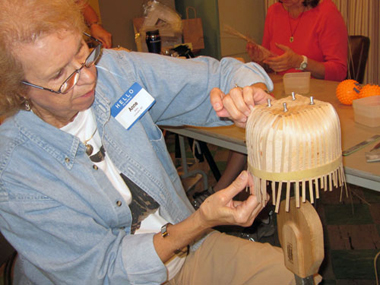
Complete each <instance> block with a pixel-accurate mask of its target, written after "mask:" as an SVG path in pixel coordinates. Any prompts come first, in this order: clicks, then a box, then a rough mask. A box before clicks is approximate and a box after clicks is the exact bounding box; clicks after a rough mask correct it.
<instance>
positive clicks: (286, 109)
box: [283, 102, 288, 112]
mask: <svg viewBox="0 0 380 285" xmlns="http://www.w3.org/2000/svg"><path fill="white" fill-rule="evenodd" d="M283 105H284V112H288V107H287V105H286V102H284V104H283Z"/></svg>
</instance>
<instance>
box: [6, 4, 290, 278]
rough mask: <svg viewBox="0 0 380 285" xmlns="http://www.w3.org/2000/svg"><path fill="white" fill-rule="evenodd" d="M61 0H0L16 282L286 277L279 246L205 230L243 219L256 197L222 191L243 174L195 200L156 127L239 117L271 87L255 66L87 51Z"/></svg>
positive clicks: (78, 23)
mask: <svg viewBox="0 0 380 285" xmlns="http://www.w3.org/2000/svg"><path fill="white" fill-rule="evenodd" d="M74 1H75V0H2V1H1V2H0V11H1V13H0V29H1V31H2V33H1V35H0V48H1V51H0V57H1V59H0V64H1V68H0V72H1V75H0V84H1V88H0V92H1V93H0V115H2V114H4V115H6V117H7V119H6V120H5V122H3V124H2V125H1V126H0V140H1V145H0V156H1V164H0V228H1V232H2V233H3V235H4V236H5V237H6V238H7V239H8V241H10V243H11V244H12V245H13V246H14V248H15V249H16V250H17V252H18V260H17V262H16V270H15V276H14V278H15V283H16V284H17V283H19V284H160V283H164V282H168V284H243V283H244V284H291V283H292V282H294V277H293V274H292V273H291V272H290V271H288V270H287V269H286V268H285V267H284V264H283V254H282V251H281V249H279V248H275V247H272V246H270V245H268V244H260V243H255V242H250V241H247V240H243V239H240V238H237V237H233V236H228V235H224V234H221V233H219V232H216V231H212V230H211V228H212V227H214V226H217V225H241V226H248V225H250V224H252V222H253V220H254V219H255V217H256V216H257V214H258V213H259V212H260V210H261V209H262V208H263V206H264V205H260V204H259V203H258V202H257V199H256V197H255V196H254V195H251V196H250V197H249V198H248V199H247V200H246V201H244V202H236V201H233V200H232V198H233V197H234V196H235V195H236V194H237V193H238V192H240V191H241V190H243V189H244V188H245V187H248V186H249V187H253V185H252V178H251V177H250V176H249V174H248V173H247V172H243V173H242V174H241V175H240V176H239V177H238V178H237V179H236V181H234V183H232V184H231V185H230V186H229V187H227V188H226V189H224V190H221V191H219V192H218V193H217V194H215V195H212V196H210V197H209V198H208V199H207V201H206V202H205V203H204V204H203V205H202V206H201V207H200V209H199V210H197V211H195V212H194V211H193V209H192V207H191V205H190V203H189V202H188V200H187V198H186V195H185V193H184V190H183V188H182V186H181V182H180V179H179V177H178V175H177V172H176V169H175V168H174V166H173V163H172V161H171V159H170V156H169V155H168V153H167V150H166V147H165V142H164V139H163V136H162V133H161V131H160V129H159V128H158V127H157V124H165V125H180V124H191V125H205V126H218V125H223V124H228V123H231V121H234V122H235V123H236V124H237V125H239V126H244V125H245V122H246V119H247V115H248V114H249V111H250V108H251V107H252V106H253V105H254V104H260V103H262V102H264V101H266V99H267V95H266V93H265V92H264V91H263V89H264V88H269V89H271V88H272V87H273V85H272V82H271V81H270V79H269V78H268V76H267V74H266V73H265V72H264V71H263V70H262V68H261V67H259V66H257V65H256V64H252V63H251V64H247V65H243V64H241V63H239V62H238V61H236V60H233V59H224V60H222V61H221V62H218V61H216V60H214V59H212V58H207V57H203V58H197V59H194V60H182V59H173V58H170V57H164V56H160V55H153V54H147V53H145V54H143V53H133V52H131V53H127V52H124V51H113V50H105V51H104V52H103V54H101V46H100V45H98V46H97V47H95V48H94V49H93V50H92V51H90V50H89V49H88V47H87V44H86V41H85V40H84V38H83V35H82V31H83V30H84V24H83V18H82V15H81V13H80V7H78V6H77V5H73V3H74ZM85 37H86V36H85ZM235 84H238V85H239V86H247V87H245V88H243V89H241V88H234V86H235ZM210 102H211V103H210ZM220 117H228V118H229V119H226V118H224V119H221V118H220Z"/></svg>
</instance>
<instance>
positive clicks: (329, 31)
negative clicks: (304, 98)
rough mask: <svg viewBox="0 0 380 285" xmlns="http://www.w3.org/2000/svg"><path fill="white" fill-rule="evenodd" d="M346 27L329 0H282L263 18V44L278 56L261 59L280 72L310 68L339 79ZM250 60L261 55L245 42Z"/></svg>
mask: <svg viewBox="0 0 380 285" xmlns="http://www.w3.org/2000/svg"><path fill="white" fill-rule="evenodd" d="M347 42H348V35H347V28H346V26H345V24H344V20H343V17H342V15H341V14H340V12H339V10H338V9H337V8H336V6H335V4H334V3H333V2H332V1H331V0H282V1H279V2H278V3H275V4H273V5H271V6H270V7H269V9H268V13H267V16H266V18H265V26H264V36H263V41H262V45H263V46H264V47H265V48H267V49H268V50H269V51H271V52H272V53H273V54H275V55H278V56H271V57H268V58H267V59H265V60H264V61H263V63H264V64H267V65H268V66H269V68H271V69H272V70H273V71H275V72H278V73H280V74H284V73H287V72H297V71H310V72H311V75H312V76H313V77H315V78H320V79H326V80H334V81H342V80H344V79H345V78H346V76H347V49H348V44H347ZM247 51H248V53H249V55H250V57H251V59H252V61H255V62H256V61H257V59H259V58H260V52H258V50H257V48H255V45H254V44H252V43H247Z"/></svg>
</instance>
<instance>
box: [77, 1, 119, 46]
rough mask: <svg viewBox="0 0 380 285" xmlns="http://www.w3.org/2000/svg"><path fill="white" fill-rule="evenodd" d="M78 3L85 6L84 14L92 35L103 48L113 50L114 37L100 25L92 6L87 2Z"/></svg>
mask: <svg viewBox="0 0 380 285" xmlns="http://www.w3.org/2000/svg"><path fill="white" fill-rule="evenodd" d="M76 2H77V3H78V4H79V5H83V8H82V13H83V16H84V19H85V21H86V24H87V27H88V28H89V30H90V33H91V35H92V36H93V37H94V38H97V39H98V40H99V41H101V42H102V44H103V47H105V48H111V47H112V35H111V33H109V32H108V31H107V30H105V29H104V28H103V27H102V26H101V25H100V20H99V16H98V14H96V12H95V10H94V9H93V8H92V7H91V6H90V4H89V3H88V2H87V0H77V1H76Z"/></svg>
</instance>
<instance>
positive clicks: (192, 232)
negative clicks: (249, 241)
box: [153, 171, 265, 262]
mask: <svg viewBox="0 0 380 285" xmlns="http://www.w3.org/2000/svg"><path fill="white" fill-rule="evenodd" d="M247 186H250V187H252V186H253V180H252V176H250V175H249V174H248V172H247V171H243V172H242V173H241V174H240V175H239V177H238V178H237V179H236V180H235V181H234V182H233V183H232V184H231V185H230V186H229V187H227V188H226V189H223V190H220V191H218V192H217V193H215V194H213V195H211V196H210V197H208V198H207V199H206V200H205V201H204V203H202V205H201V207H200V208H199V210H197V211H196V212H194V213H193V214H192V215H191V216H190V217H188V218H187V219H186V220H184V221H182V222H180V223H178V224H175V225H169V226H168V228H167V233H168V234H167V235H166V236H165V237H163V235H162V234H161V233H157V234H156V235H154V237H153V243H154V246H155V249H156V252H157V254H158V256H159V257H160V258H161V260H162V261H163V262H166V261H168V260H169V259H170V258H171V257H172V256H173V255H174V252H175V251H177V250H179V249H182V248H184V247H186V246H187V245H189V244H191V243H193V242H194V241H195V240H197V239H199V238H200V237H201V236H202V235H203V234H205V233H206V232H207V231H209V230H210V229H211V228H212V227H215V226H219V225H239V226H249V225H251V224H252V223H253V221H254V219H255V218H256V216H257V215H258V214H259V213H260V211H261V210H262V209H263V208H264V206H265V205H261V204H260V203H259V202H258V200H257V197H256V196H254V195H251V196H249V197H248V199H247V200H246V201H235V200H233V197H235V196H236V195H237V194H238V193H239V192H241V191H242V190H243V189H245V188H246V187H247ZM252 190H253V188H252Z"/></svg>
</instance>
